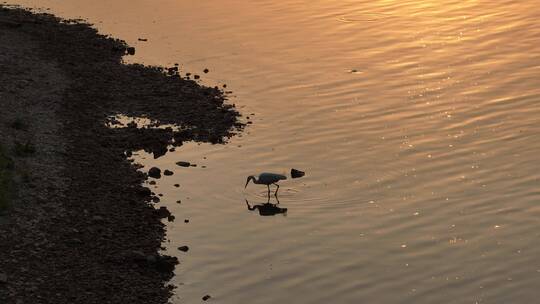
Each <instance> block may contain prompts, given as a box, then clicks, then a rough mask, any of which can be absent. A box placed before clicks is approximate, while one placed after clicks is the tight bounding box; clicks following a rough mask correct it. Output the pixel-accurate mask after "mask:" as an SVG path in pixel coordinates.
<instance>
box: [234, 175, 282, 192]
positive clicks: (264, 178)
mask: <svg viewBox="0 0 540 304" xmlns="http://www.w3.org/2000/svg"><path fill="white" fill-rule="evenodd" d="M284 179H287V177H286V176H285V175H282V174H276V173H267V172H265V173H261V174H259V178H255V176H253V175H250V176H248V178H247V181H246V186H245V187H244V188H246V187H247V185H248V184H249V181H253V183H254V184H258V185H266V186H267V187H268V193H270V185H271V184H274V185H276V186H277V189H276V193H275V194H277V192H278V190H279V185H278V184H276V183H277V182H279V181H280V180H284Z"/></svg>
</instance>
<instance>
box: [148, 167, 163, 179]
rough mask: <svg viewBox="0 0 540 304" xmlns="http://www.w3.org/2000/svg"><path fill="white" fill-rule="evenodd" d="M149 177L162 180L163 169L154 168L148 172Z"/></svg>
mask: <svg viewBox="0 0 540 304" xmlns="http://www.w3.org/2000/svg"><path fill="white" fill-rule="evenodd" d="M148 176H150V177H153V178H160V177H161V169H159V168H158V167H152V168H150V170H148Z"/></svg>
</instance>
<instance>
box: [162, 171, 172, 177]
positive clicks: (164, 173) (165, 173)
mask: <svg viewBox="0 0 540 304" xmlns="http://www.w3.org/2000/svg"><path fill="white" fill-rule="evenodd" d="M173 174H174V172H172V171H171V170H165V171H163V175H166V176H171V175H173Z"/></svg>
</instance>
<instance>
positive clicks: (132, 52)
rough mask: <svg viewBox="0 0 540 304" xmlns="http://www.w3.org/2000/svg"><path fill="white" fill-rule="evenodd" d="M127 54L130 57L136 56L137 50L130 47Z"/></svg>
mask: <svg viewBox="0 0 540 304" xmlns="http://www.w3.org/2000/svg"><path fill="white" fill-rule="evenodd" d="M126 54H128V55H135V48H134V47H128V48H126Z"/></svg>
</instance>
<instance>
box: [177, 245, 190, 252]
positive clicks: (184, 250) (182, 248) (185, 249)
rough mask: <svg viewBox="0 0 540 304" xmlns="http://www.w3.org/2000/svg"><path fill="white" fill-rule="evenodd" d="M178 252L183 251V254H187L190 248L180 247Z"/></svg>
mask: <svg viewBox="0 0 540 304" xmlns="http://www.w3.org/2000/svg"><path fill="white" fill-rule="evenodd" d="M178 250H180V251H183V252H187V251H188V250H189V247H188V246H180V247H178Z"/></svg>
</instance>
